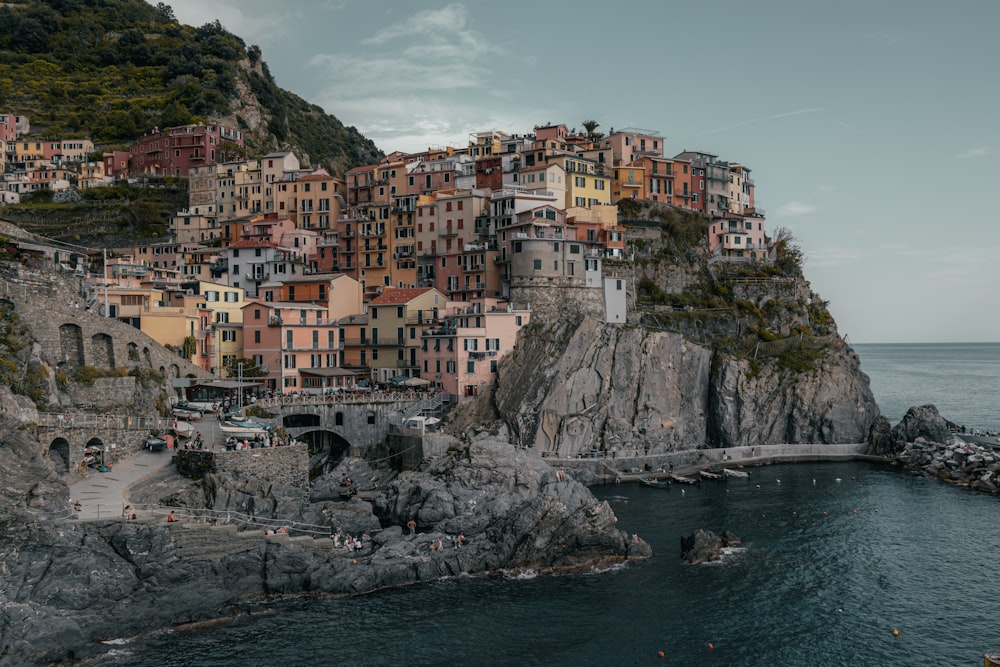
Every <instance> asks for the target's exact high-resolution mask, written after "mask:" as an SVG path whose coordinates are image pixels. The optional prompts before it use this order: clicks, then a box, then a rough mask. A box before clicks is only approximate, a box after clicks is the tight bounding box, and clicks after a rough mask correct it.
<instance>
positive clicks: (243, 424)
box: [219, 417, 273, 438]
mask: <svg viewBox="0 0 1000 667" xmlns="http://www.w3.org/2000/svg"><path fill="white" fill-rule="evenodd" d="M272 426H273V424H271V423H261V422H254V421H250V420H249V419H247V418H246V417H242V418H236V417H233V418H231V419H227V420H226V421H224V422H222V423H221V424H219V430H220V431H222V432H223V433H224V434H225V435H227V436H233V437H234V438H247V437H253V436H256V435H263V434H265V433H268V432H270V430H271V427H272Z"/></svg>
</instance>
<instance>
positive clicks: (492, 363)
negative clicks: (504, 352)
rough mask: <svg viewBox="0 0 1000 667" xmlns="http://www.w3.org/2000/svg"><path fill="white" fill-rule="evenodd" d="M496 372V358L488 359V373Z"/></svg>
mask: <svg viewBox="0 0 1000 667" xmlns="http://www.w3.org/2000/svg"><path fill="white" fill-rule="evenodd" d="M496 372H497V360H496V359H490V373H496Z"/></svg>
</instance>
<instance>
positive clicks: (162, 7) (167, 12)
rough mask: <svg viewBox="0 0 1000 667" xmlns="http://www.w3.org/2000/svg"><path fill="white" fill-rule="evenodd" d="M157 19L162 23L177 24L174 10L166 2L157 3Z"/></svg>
mask: <svg viewBox="0 0 1000 667" xmlns="http://www.w3.org/2000/svg"><path fill="white" fill-rule="evenodd" d="M156 18H158V19H159V20H160V22H161V23H177V17H176V16H174V8H173V7H171V6H170V5H168V4H167V3H165V2H158V3H156Z"/></svg>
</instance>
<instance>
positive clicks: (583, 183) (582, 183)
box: [573, 176, 587, 188]
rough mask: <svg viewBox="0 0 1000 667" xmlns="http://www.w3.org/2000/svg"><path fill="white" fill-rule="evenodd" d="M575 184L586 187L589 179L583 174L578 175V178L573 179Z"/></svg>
mask: <svg viewBox="0 0 1000 667" xmlns="http://www.w3.org/2000/svg"><path fill="white" fill-rule="evenodd" d="M573 185H575V186H576V187H578V188H583V187H586V186H587V179H586V178H584V177H583V176H577V177H576V178H574V179H573Z"/></svg>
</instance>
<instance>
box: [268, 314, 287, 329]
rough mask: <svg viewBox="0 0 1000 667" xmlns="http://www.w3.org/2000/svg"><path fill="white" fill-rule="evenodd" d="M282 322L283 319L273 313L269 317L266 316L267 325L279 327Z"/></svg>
mask: <svg viewBox="0 0 1000 667" xmlns="http://www.w3.org/2000/svg"><path fill="white" fill-rule="evenodd" d="M283 323H284V320H282V319H281V318H280V317H277V316H275V315H272V316H271V317H269V318H267V326H269V327H280V326H281V325H282V324H283Z"/></svg>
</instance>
